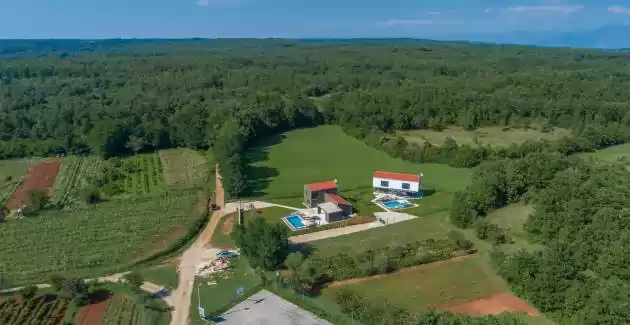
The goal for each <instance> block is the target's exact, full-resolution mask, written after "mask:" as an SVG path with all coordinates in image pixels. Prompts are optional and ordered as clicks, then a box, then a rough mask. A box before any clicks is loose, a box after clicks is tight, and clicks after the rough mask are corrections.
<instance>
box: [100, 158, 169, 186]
mask: <svg viewBox="0 0 630 325" xmlns="http://www.w3.org/2000/svg"><path fill="white" fill-rule="evenodd" d="M162 170H163V168H162V160H161V159H160V157H159V156H158V154H157V153H153V154H142V155H136V156H133V157H126V158H122V159H119V158H114V159H109V160H107V163H106V165H105V169H104V173H105V183H106V184H105V186H104V188H105V192H106V193H109V194H129V195H131V196H143V195H147V194H152V193H158V192H163V191H164V190H165V189H166V186H165V183H164V175H163V171H162Z"/></svg>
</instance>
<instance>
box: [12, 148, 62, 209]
mask: <svg viewBox="0 0 630 325" xmlns="http://www.w3.org/2000/svg"><path fill="white" fill-rule="evenodd" d="M60 167H61V159H55V160H54V161H46V162H42V163H39V164H37V165H35V166H33V167H31V168H30V169H29V170H28V172H27V173H26V176H24V181H23V182H22V185H20V186H19V187H18V188H17V189H16V190H15V193H13V196H12V197H11V199H10V200H9V201H8V202H7V208H8V209H9V210H15V209H19V208H20V207H22V205H25V204H27V203H28V192H29V191H30V190H40V191H42V192H44V193H47V194H50V189H51V188H52V186H53V185H54V184H55V180H56V179H57V174H58V173H59V168H60Z"/></svg>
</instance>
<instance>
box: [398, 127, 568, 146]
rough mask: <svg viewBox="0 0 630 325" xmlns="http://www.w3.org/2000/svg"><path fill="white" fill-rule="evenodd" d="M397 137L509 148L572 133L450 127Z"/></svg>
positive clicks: (439, 143) (400, 134)
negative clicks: (450, 139)
mask: <svg viewBox="0 0 630 325" xmlns="http://www.w3.org/2000/svg"><path fill="white" fill-rule="evenodd" d="M396 134H397V135H399V136H401V137H404V138H405V139H406V140H407V141H408V142H411V143H418V144H420V145H422V144H424V142H425V141H428V142H429V143H431V144H433V145H436V146H441V145H442V144H443V143H444V140H446V138H447V137H451V138H453V140H455V142H457V144H459V145H464V144H467V145H470V146H483V145H490V146H494V147H507V146H509V145H511V144H513V143H514V144H520V143H523V142H525V141H527V140H534V141H538V140H550V141H553V140H558V139H560V138H562V137H563V136H569V135H570V134H571V132H570V131H568V130H565V129H561V128H555V129H553V130H552V131H551V132H548V133H543V132H540V131H539V130H538V129H517V128H510V129H507V130H504V128H502V127H498V126H497V127H482V128H478V129H476V130H474V131H466V130H464V129H463V128H461V127H449V128H448V129H445V130H444V131H435V130H411V131H398V132H396Z"/></svg>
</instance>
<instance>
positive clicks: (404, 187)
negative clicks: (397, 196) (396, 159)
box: [402, 183, 411, 190]
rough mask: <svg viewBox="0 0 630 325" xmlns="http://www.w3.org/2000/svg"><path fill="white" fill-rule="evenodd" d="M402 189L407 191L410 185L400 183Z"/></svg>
mask: <svg viewBox="0 0 630 325" xmlns="http://www.w3.org/2000/svg"><path fill="white" fill-rule="evenodd" d="M402 188H403V190H408V189H410V188H411V184H409V183H402Z"/></svg>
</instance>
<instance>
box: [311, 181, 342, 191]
mask: <svg viewBox="0 0 630 325" xmlns="http://www.w3.org/2000/svg"><path fill="white" fill-rule="evenodd" d="M306 187H308V189H309V190H311V191H323V190H328V189H331V188H337V182H335V181H328V182H321V183H313V184H307V185H306Z"/></svg>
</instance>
